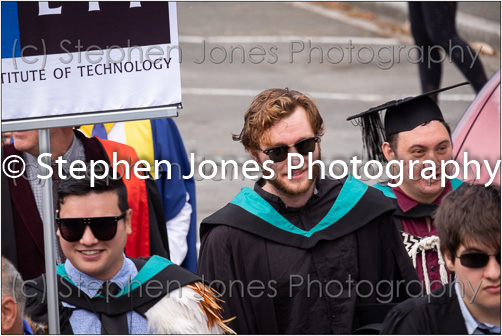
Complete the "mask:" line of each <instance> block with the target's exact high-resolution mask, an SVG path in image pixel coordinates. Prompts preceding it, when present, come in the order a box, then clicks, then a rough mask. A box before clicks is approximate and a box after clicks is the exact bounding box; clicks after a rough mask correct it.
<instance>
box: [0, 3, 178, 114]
mask: <svg viewBox="0 0 502 336" xmlns="http://www.w3.org/2000/svg"><path fill="white" fill-rule="evenodd" d="M5 4H6V3H5V2H3V3H2V12H3V13H2V119H3V121H6V120H13V119H17V120H19V119H31V118H38V117H47V116H62V115H72V114H83V113H92V112H100V111H114V110H124V109H141V108H142V109H144V108H148V107H162V106H172V105H177V104H179V103H181V79H180V62H179V48H178V47H177V46H178V28H177V20H176V4H175V3H167V2H164V3H162V2H111V3H106V2H85V3H76V2H65V3H61V2H58V3H57V4H58V5H55V4H53V3H43V2H39V3H37V2H26V3H25V2H18V3H15V2H14V3H8V4H6V5H5ZM16 20H17V23H18V25H17V27H16ZM116 121H120V120H118V119H117V120H116Z"/></svg>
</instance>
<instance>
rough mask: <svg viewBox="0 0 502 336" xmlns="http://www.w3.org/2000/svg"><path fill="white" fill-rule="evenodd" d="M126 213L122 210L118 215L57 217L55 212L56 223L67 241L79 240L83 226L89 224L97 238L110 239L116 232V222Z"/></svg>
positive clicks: (83, 230) (82, 232)
mask: <svg viewBox="0 0 502 336" xmlns="http://www.w3.org/2000/svg"><path fill="white" fill-rule="evenodd" d="M125 215H126V211H124V212H123V213H122V214H121V215H120V216H111V217H92V218H59V212H58V213H57V214H56V223H57V225H58V227H59V232H60V233H61V237H63V239H64V240H66V241H69V242H76V241H79V240H80V238H82V236H83V235H84V232H85V227H86V226H87V225H89V226H90V228H91V231H92V234H93V235H94V237H96V239H98V240H111V239H113V237H115V234H116V233H117V223H118V221H119V220H121V219H123V218H124V217H125Z"/></svg>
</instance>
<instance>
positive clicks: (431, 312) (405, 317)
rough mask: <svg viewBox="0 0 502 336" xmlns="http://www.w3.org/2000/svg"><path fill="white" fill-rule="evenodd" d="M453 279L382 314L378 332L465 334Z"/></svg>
mask: <svg viewBox="0 0 502 336" xmlns="http://www.w3.org/2000/svg"><path fill="white" fill-rule="evenodd" d="M454 286H455V282H450V283H448V284H446V285H444V286H442V287H439V288H437V289H436V290H434V291H433V292H432V293H431V295H427V296H424V297H420V298H414V299H409V300H406V301H405V302H403V303H401V304H399V305H398V306H396V307H395V308H394V309H392V310H391V311H390V312H389V314H388V315H387V317H386V318H385V321H384V324H383V329H382V332H381V333H382V334H413V335H417V334H423V335H428V334H429V335H430V334H432V335H466V334H467V328H466V326H465V320H464V317H463V316H462V311H461V310H460V304H459V303H458V298H457V293H456V292H455V287H454Z"/></svg>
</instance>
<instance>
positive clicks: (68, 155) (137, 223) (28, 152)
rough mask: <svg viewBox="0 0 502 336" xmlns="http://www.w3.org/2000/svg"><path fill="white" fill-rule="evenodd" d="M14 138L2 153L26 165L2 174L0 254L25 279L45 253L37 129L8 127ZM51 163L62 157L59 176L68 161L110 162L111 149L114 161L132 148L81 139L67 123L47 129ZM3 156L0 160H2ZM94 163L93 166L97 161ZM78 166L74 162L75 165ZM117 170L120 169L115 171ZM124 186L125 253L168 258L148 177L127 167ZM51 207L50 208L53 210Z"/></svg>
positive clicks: (131, 156) (130, 156)
mask: <svg viewBox="0 0 502 336" xmlns="http://www.w3.org/2000/svg"><path fill="white" fill-rule="evenodd" d="M13 139H14V142H13V143H12V144H10V145H7V146H5V147H4V148H3V154H4V157H5V158H8V157H9V156H11V155H17V156H18V157H21V158H23V160H24V162H25V163H26V169H25V170H24V173H23V175H21V176H19V177H17V178H8V177H7V176H6V175H5V174H2V195H3V196H4V198H3V199H4V201H3V202H2V255H4V256H5V257H7V258H8V259H9V260H11V261H12V263H13V264H14V265H15V266H16V267H17V269H18V270H19V273H21V275H22V276H23V279H25V280H30V279H33V278H36V277H38V276H39V275H41V274H43V273H44V272H45V252H44V237H43V223H42V217H41V213H42V186H43V183H44V181H45V180H43V179H40V178H38V177H37V175H38V174H40V175H41V176H45V175H46V173H45V172H43V171H42V168H41V166H40V165H39V164H38V161H37V157H38V156H39V155H40V154H43V153H40V152H39V139H38V131H37V130H29V131H23V132H13ZM50 148H51V153H50V154H51V163H52V164H54V163H55V161H56V159H58V158H59V157H62V159H63V160H65V163H64V164H62V165H61V166H62V172H63V176H70V174H69V171H70V169H71V168H70V167H72V163H73V162H76V161H77V160H82V161H84V162H86V163H89V162H91V161H94V162H98V161H100V160H102V161H104V162H106V163H107V164H110V163H111V162H112V160H113V155H114V154H113V153H116V156H117V158H118V160H117V161H119V160H124V161H125V162H130V163H131V165H132V166H133V165H134V163H135V162H137V161H138V157H137V154H136V151H135V150H134V149H133V148H132V147H130V146H127V145H123V144H120V143H118V142H114V141H110V140H103V139H99V138H96V137H93V138H87V137H86V136H85V135H84V134H82V133H81V132H78V131H75V130H74V129H73V127H61V128H53V129H51V130H50ZM5 162H6V161H4V163H5ZM11 163H12V165H11V166H12V168H13V169H14V170H19V171H23V165H22V164H21V163H20V162H12V161H11ZM98 166H99V165H98ZM76 167H80V165H78V164H77V165H76ZM119 174H121V172H120V170H119ZM63 176H59V172H58V167H56V166H54V167H53V174H52V176H51V178H52V179H53V198H54V203H53V204H54V206H56V204H57V185H58V184H59V183H61V181H62V180H63V179H64V177H63ZM124 180H125V183H126V184H127V185H126V187H127V188H128V189H129V190H130V192H129V196H130V200H129V203H130V206H131V208H132V209H135V212H134V215H133V218H132V226H133V228H134V230H133V233H132V234H131V237H130V239H129V241H128V243H127V246H126V254H127V255H128V256H131V257H142V256H149V255H154V254H157V255H160V256H163V257H169V243H168V237H167V230H166V221H165V216H164V210H163V207H162V202H161V200H160V196H159V191H158V188H157V185H156V183H155V181H154V180H153V179H145V180H143V179H139V178H137V177H136V176H135V175H134V173H133V172H132V171H131V178H129V179H125V178H124ZM54 211H55V209H54ZM64 260H65V256H64V255H63V253H62V251H61V249H60V246H58V245H57V246H56V263H57V264H59V263H61V262H64Z"/></svg>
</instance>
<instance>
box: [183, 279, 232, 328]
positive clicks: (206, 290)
mask: <svg viewBox="0 0 502 336" xmlns="http://www.w3.org/2000/svg"><path fill="white" fill-rule="evenodd" d="M187 287H188V288H190V289H192V290H193V291H195V292H196V293H197V294H199V295H200V297H201V298H202V300H201V301H199V305H200V307H201V308H202V310H203V311H204V312H205V313H206V316H207V319H208V322H207V323H208V326H209V327H210V328H212V327H213V326H214V325H215V324H217V325H218V326H220V327H221V328H222V329H223V331H224V333H225V334H227V335H235V331H233V330H232V329H231V328H229V327H228V326H227V325H226V324H225V323H228V322H230V321H232V320H233V319H235V316H234V317H232V318H230V319H228V320H222V316H221V306H220V305H219V304H218V301H221V302H223V301H222V300H220V299H218V298H217V297H216V295H219V293H218V292H216V291H215V290H214V289H212V288H211V287H209V286H204V285H203V284H202V283H200V282H195V283H193V284H190V285H187Z"/></svg>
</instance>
